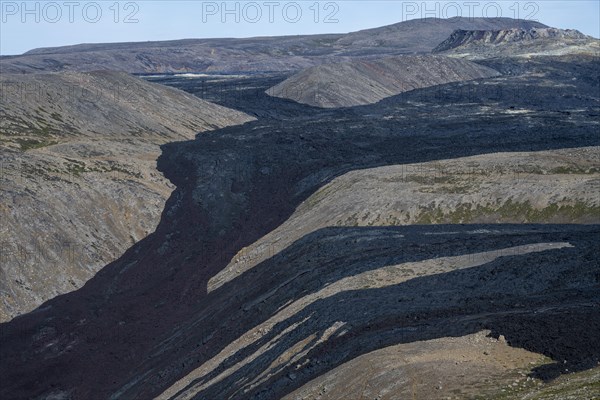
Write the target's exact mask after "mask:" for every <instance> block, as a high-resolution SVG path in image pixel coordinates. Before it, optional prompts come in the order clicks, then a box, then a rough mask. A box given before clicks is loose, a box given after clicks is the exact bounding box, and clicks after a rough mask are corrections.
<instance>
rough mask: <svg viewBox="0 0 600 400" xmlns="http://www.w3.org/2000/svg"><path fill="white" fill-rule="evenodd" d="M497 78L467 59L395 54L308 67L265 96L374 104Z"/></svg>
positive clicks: (339, 104)
mask: <svg viewBox="0 0 600 400" xmlns="http://www.w3.org/2000/svg"><path fill="white" fill-rule="evenodd" d="M498 75H500V73H499V72H497V71H495V70H493V69H491V68H488V67H484V66H482V65H478V64H475V63H472V62H469V61H466V60H457V59H452V58H448V57H441V56H430V55H426V56H397V57H390V58H384V59H380V60H356V61H351V62H347V63H334V64H324V65H319V66H316V67H311V68H308V69H306V70H304V71H301V72H299V73H297V74H295V75H293V76H291V77H290V78H288V79H286V80H285V81H283V82H281V83H280V84H278V85H276V86H274V87H272V88H271V89H269V90H268V91H267V93H268V94H269V95H271V96H275V97H283V98H287V99H291V100H294V101H297V102H299V103H304V104H309V105H312V106H315V107H323V108H335V107H350V106H357V105H364V104H371V103H376V102H377V101H379V100H382V99H384V98H386V97H390V96H394V95H397V94H400V93H402V92H407V91H410V90H414V89H419V88H424V87H430V86H435V85H440V84H444V83H449V82H460V81H469V80H473V79H479V78H490V77H494V76H498Z"/></svg>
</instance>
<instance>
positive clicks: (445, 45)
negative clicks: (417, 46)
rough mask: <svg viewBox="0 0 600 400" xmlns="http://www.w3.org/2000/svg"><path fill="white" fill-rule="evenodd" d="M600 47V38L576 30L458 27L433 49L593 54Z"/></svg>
mask: <svg viewBox="0 0 600 400" xmlns="http://www.w3.org/2000/svg"><path fill="white" fill-rule="evenodd" d="M599 50H600V41H599V40H597V39H594V38H593V37H591V36H587V35H584V34H583V33H581V32H579V31H577V30H574V29H557V28H535V29H522V28H517V29H503V30H456V31H454V32H453V33H452V35H450V37H449V38H448V39H446V40H445V41H443V42H442V43H440V44H439V45H438V46H437V47H435V48H434V49H433V52H434V53H446V54H457V55H464V56H470V57H471V58H475V57H477V58H484V57H490V56H495V57H498V56H501V55H506V56H510V55H533V54H539V55H544V54H545V55H557V54H563V55H564V54H572V53H590V54H593V53H597V52H598V51H599Z"/></svg>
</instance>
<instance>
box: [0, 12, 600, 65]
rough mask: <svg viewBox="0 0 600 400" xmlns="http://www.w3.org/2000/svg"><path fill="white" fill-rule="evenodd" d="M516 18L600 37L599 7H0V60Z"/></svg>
mask: <svg viewBox="0 0 600 400" xmlns="http://www.w3.org/2000/svg"><path fill="white" fill-rule="evenodd" d="M456 15H461V16H463V17H469V16H475V17H482V16H488V17H494V16H503V17H512V18H514V17H519V18H522V19H534V20H538V21H540V22H543V23H545V24H547V25H551V26H555V27H559V28H573V29H578V30H580V31H582V32H583V33H586V34H588V35H592V36H595V37H600V1H597V0H594V1H547V0H546V1H516V0H510V1H472V0H464V1H462V0H458V1H437V2H434V1H428V2H423V1H394V0H388V1H368V0H345V1H315V0H309V1H286V0H283V1H278V0H277V1H276V0H264V1H263V0H258V1H254V2H253V1H237V2H235V1H228V2H223V1H157V0H154V1H115V0H109V1H86V0H84V1H72V0H65V1H62V0H59V1H28V2H23V1H4V0H2V1H0V23H1V25H0V54H2V55H9V54H21V53H23V52H25V51H27V50H30V49H33V48H38V47H51V46H62V45H69V44H77V43H99V42H123V41H147V40H168V39H182V38H207V37H248V36H263V35H268V36H272V35H296V34H310V33H342V32H350V31H355V30H360V29H365V28H372V27H377V26H382V25H388V24H393V23H396V22H400V21H404V20H408V19H414V18H421V17H431V16H435V17H440V18H444V17H453V16H456Z"/></svg>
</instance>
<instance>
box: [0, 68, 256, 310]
mask: <svg viewBox="0 0 600 400" xmlns="http://www.w3.org/2000/svg"><path fill="white" fill-rule="evenodd" d="M0 84H1V85H2V87H3V89H4V91H3V93H2V98H1V99H0V107H1V111H0V118H1V125H0V149H1V150H2V152H1V154H0V185H1V191H0V199H1V205H0V219H1V220H2V225H1V231H0V247H1V254H0V258H1V261H2V263H1V267H0V275H1V276H2V277H3V279H2V281H1V283H0V293H1V300H0V321H6V320H8V319H10V318H12V317H14V316H15V315H18V314H22V313H24V312H27V311H30V310H32V309H33V308H35V307H37V306H38V305H40V304H41V303H42V302H43V301H45V300H48V299H50V298H52V297H54V296H57V295H59V294H62V293H66V292H68V291H71V290H75V289H77V288H79V287H81V286H82V285H83V284H84V283H85V281H86V280H87V279H89V278H90V277H91V276H93V275H94V273H95V272H96V271H98V270H99V269H100V268H101V267H102V266H104V265H106V264H107V263H109V262H111V261H112V260H114V259H116V258H118V257H119V256H120V255H121V254H123V252H124V251H125V250H126V249H127V248H128V247H129V246H131V245H133V244H134V243H136V242H137V241H139V240H141V239H143V238H144V237H146V235H148V234H149V233H151V232H153V231H154V229H155V227H156V225H157V224H158V221H159V217H160V215H161V213H162V210H163V207H164V204H165V201H166V199H167V198H168V197H169V195H170V194H171V192H172V190H173V188H174V186H173V185H172V184H171V183H170V182H169V181H168V180H167V179H166V178H165V177H164V176H163V175H162V174H161V173H160V172H159V171H157V170H156V159H157V157H158V156H159V154H160V148H159V146H160V145H161V144H163V143H166V142H171V141H176V140H185V139H191V138H193V137H194V135H195V134H196V133H197V132H201V131H207V130H212V129H216V128H220V127H224V126H228V125H232V124H239V123H243V122H246V121H249V120H251V118H250V117H249V116H247V115H245V114H243V113H240V112H237V111H234V110H230V109H227V108H224V107H221V106H217V105H215V104H211V103H208V102H206V101H202V100H200V99H198V98H196V97H193V96H191V95H189V94H187V93H185V92H182V91H179V90H175V89H172V88H168V87H165V86H161V85H155V84H150V83H147V82H144V81H142V80H140V79H137V78H134V77H132V76H130V75H127V74H125V73H114V72H106V71H104V72H94V73H71V74H43V75H8V74H4V75H2V77H1V78H0Z"/></svg>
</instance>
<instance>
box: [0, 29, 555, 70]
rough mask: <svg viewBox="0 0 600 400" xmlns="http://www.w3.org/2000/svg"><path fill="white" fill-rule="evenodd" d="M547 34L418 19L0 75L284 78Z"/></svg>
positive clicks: (9, 65) (70, 59)
mask: <svg viewBox="0 0 600 400" xmlns="http://www.w3.org/2000/svg"><path fill="white" fill-rule="evenodd" d="M544 26H545V25H543V24H540V23H537V22H532V21H524V20H513V19H510V18H451V19H447V20H446V19H427V20H421V19H419V20H412V21H405V22H401V23H397V24H393V25H389V26H385V27H381V28H375V29H370V30H364V31H359V32H353V33H349V34H332V35H299V36H286V37H257V38H248V39H190V40H176V41H165V42H142V43H111V44H81V45H75V46H65V47H55V48H43V49H35V50H32V51H29V52H27V53H25V54H23V55H20V56H10V57H0V67H1V68H2V71H3V73H10V72H15V73H22V72H27V73H32V72H40V71H73V70H74V71H94V70H99V69H111V70H121V71H127V72H132V73H162V72H239V71H289V70H299V69H303V68H307V67H309V66H312V65H317V64H322V63H326V62H334V61H336V62H339V61H343V60H349V59H350V58H352V57H357V56H359V57H382V56H386V55H388V56H389V55H396V54H411V53H427V52H430V51H431V49H433V48H434V47H435V46H436V45H438V44H439V43H440V42H442V41H443V40H444V39H446V38H447V37H448V36H449V35H450V34H451V33H452V32H453V31H454V30H456V29H510V28H524V29H529V28H541V27H544Z"/></svg>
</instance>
